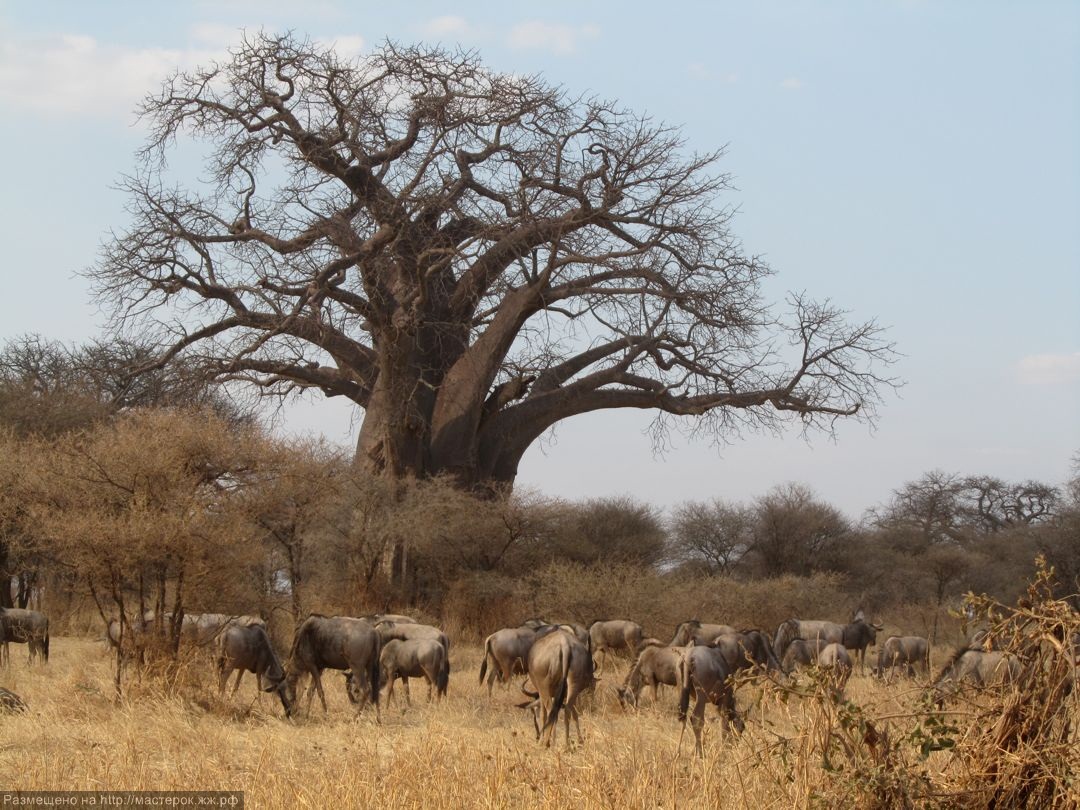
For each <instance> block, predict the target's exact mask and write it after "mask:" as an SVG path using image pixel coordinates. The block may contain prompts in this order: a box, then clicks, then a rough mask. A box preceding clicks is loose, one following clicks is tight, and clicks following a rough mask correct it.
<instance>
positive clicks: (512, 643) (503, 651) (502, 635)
mask: <svg viewBox="0 0 1080 810" xmlns="http://www.w3.org/2000/svg"><path fill="white" fill-rule="evenodd" d="M556 629H557V628H556V627H555V626H553V625H549V624H545V625H541V626H539V627H537V628H533V627H527V626H525V625H522V626H521V627H504V628H503V629H501V630H496V631H495V632H494V633H492V634H491V635H490V636H488V637H487V638H486V639H484V660H483V661H482V662H481V664H480V684H481V685H483V683H484V676H485V675H487V685H488V696H489V697H490V696H491V688H492V686H493V685H494V683H495V681H496V680H499V681H502V682H503V683H509V681H510V678H511V677H512V676H514V675H515V674H517V673H519V672H525V671H526V669H527V666H528V656H529V650H530V649H532V645H533V642H535V641H536V639H537V638H539V637H540V636H541V635H544V634H545V633H550V632H552V631H554V630H556ZM489 663H490V666H491V673H490V674H488V665H489Z"/></svg>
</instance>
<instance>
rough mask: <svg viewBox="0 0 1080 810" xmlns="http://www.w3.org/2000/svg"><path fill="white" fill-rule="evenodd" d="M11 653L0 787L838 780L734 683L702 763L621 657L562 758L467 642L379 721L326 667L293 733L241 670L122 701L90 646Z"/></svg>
mask: <svg viewBox="0 0 1080 810" xmlns="http://www.w3.org/2000/svg"><path fill="white" fill-rule="evenodd" d="M16 649H17V650H18V651H19V652H21V648H16ZM19 652H17V653H16V655H15V656H13V658H14V659H15V661H14V663H13V666H12V668H11V669H9V670H7V671H4V672H3V673H2V674H0V684H2V685H4V686H6V687H7V688H10V689H12V690H13V691H15V692H17V693H18V694H20V695H22V696H23V697H24V698H25V699H26V701H27V703H28V704H29V706H30V710H29V712H28V713H27V714H23V715H10V716H3V717H2V719H0V783H2V787H4V788H20V789H27V790H35V789H87V790H90V789H117V790H119V789H186V790H192V789H207V790H209V789H215V790H225V789H227V790H243V791H245V793H246V798H247V802H248V806H250V807H297V806H299V807H327V806H335V805H336V806H352V807H361V806H363V807H366V806H383V807H424V808H442V807H447V808H451V807H453V808H459V807H492V808H495V807H500V808H501V807H506V806H509V805H511V804H512V805H514V806H518V807H567V806H574V807H612V806H620V807H624V808H629V807H715V806H724V807H754V808H757V807H769V806H777V807H811V806H814V805H815V803H816V802H817V800H818V799H816V798H815V797H822V796H825V795H830V794H831V793H832V792H833V791H832V789H831V788H830V787H829V783H830V782H831V781H833V780H835V778H836V774H835V772H830V771H828V770H826V769H825V767H824V766H823V761H822V758H821V756H820V750H819V749H820V742H819V738H820V737H821V734H822V733H823V732H822V728H823V723H826V722H827V719H826V718H824V717H822V716H821V715H820V713H821V706H820V705H819V704H818V703H817V702H816V701H815V700H814V699H813V698H808V699H800V698H798V697H793V696H790V695H781V694H778V693H775V692H770V691H766V692H764V693H763V692H761V690H758V689H755V688H752V687H748V688H744V689H743V690H741V692H740V703H741V706H742V708H744V709H746V708H748V706H749V711H750V715H751V718H757V719H758V720H759V722H751V723H750V724H749V726H748V731H747V733H746V734H745V735H743V736H742V737H741V738H739V739H731V738H729V739H721V738H720V733H719V726H718V724H715V723H713V722H710V723H709V727H708V730H707V734H708V736H707V739H706V756H705V758H704V759H703V760H697V759H696V758H695V757H694V756H693V755H692V753H693V745H692V733H691V732H689V731H688V732H687V735H686V738H685V739H683V740H682V741H681V745H680V726H679V724H678V723H677V721H676V719H675V696H674V695H673V694H672V692H671V691H670V690H669V691H668V693H667V694H661V698H660V703H659V706H656V707H652V706H649V701H648V700H647V699H646V700H644V701H643V703H644V704H645V708H644V709H643V710H641V711H639V712H638V713H626V712H624V711H623V710H622V709H621V708H620V707H619V706H618V703H617V701H616V699H615V697H614V691H613V684H614V683H615V682H621V680H622V676H623V674H624V673H625V670H626V664H625V662H624V663H623V664H622V668H621V670H617V671H616V674H615V675H613V676H612V677H611V678H605V679H604V680H603V681H601V683H600V684H599V685H598V687H597V691H596V694H595V695H594V696H593V697H591V698H590V699H589V700H588V701H587V702H586V708H585V710H584V713H583V718H582V724H583V729H584V732H585V735H586V741H585V744H584V745H583V746H581V747H576V748H575V749H574V750H571V751H568V750H567V749H566V748H565V747H564V744H563V738H562V732H561V729H560V736H559V744H558V747H556V748H553V749H551V750H544V749H541V748H540V747H538V745H537V743H536V741H535V739H534V734H533V730H532V725H531V721H530V720H529V719H528V717H527V716H526V715H525V714H524V713H523V712H522V711H520V710H519V709H517V708H515V707H514V702H515V701H516V700H518V699H519V698H520V693H519V692H518V690H517V685H516V684H515V685H514V686H513V687H512V688H511V689H509V690H505V691H504V690H501V689H499V688H496V691H495V694H494V697H493V698H492V699H491V700H490V701H489V700H488V697H487V694H486V691H485V690H482V689H481V688H480V687H479V685H478V684H477V677H476V676H477V671H478V668H479V664H480V650H479V648H475V647H473V648H467V649H460V650H457V651H455V653H454V654H453V656H452V664H453V668H454V673H453V675H452V678H451V686H450V696H449V698H448V699H447V700H446V701H445V702H443V703H442V704H433V705H427V704H426V703H425V702H424V701H423V697H424V693H425V690H424V689H421V688H414V690H413V692H414V697H415V698H418V699H417V700H416V701H415V703H414V705H413V707H412V708H410V709H408V710H404V711H403V706H402V705H401V704H395V705H394V706H391V707H384V710H383V720H382V724H381V725H376V723H375V722H374V717H373V716H372V715H371V714H370V713H368V714H365V715H363V716H361V717H360V718H359V719H358V718H357V717H356V715H355V712H354V710H353V708H352V707H351V705H350V704H348V702H347V700H346V697H345V690H344V688H343V686H342V685H341V680H340V677H339V676H337V675H336V674H334V673H327V676H326V685H327V687H328V688H327V692H328V699H329V701H330V712H329V714H328V715H327V716H324V715H323V714H322V710H321V708H319V706H318V700H317V699H316V701H315V709H314V711H313V713H312V714H311V716H308V717H301V718H300V719H298V720H296V721H292V722H290V721H286V720H284V719H283V717H282V713H281V710H280V706H278V705H276V703H275V702H273V701H272V700H271V698H270V697H269V696H257V695H256V692H255V685H254V679H253V677H252V676H250V675H247V676H245V678H246V679H247V680H246V682H245V683H244V684H242V686H241V689H240V692H239V694H238V695H237V699H236V700H229V699H228V694H227V693H226V699H225V700H223V701H221V700H218V699H217V697H216V689H215V688H214V685H213V683H212V678H211V677H210V676H209V672H208V671H207V672H205V673H204V674H200V673H199V672H198V671H197V670H189V672H188V674H187V677H186V679H185V685H184V686H183V688H181V689H179V690H178V692H177V693H174V694H168V693H166V692H164V691H162V690H161V689H160V688H159V687H158V686H157V682H156V681H155V682H151V681H150V679H149V678H147V679H146V680H144V681H143V682H142V683H141V684H140V683H139V682H138V681H132V682H131V685H130V686H129V690H128V695H127V697H125V699H124V700H122V701H119V702H117V701H116V700H115V699H114V697H113V693H112V691H111V666H110V657H109V655H107V653H106V651H105V650H104V648H103V646H102V645H101V644H100V643H99V642H90V641H85V640H77V639H69V638H61V639H54V641H53V654H52V661H51V662H50V663H49V664H48V665H47V666H45V667H38V666H30V665H28V663H27V662H26V661H25V659H24V658H23V656H22V655H20V654H19ZM414 683H415V682H414ZM230 688H231V684H230ZM398 691H400V690H398ZM917 691H918V690H917V689H913V687H912V684H911V683H910V682H908V683H906V684H903V685H899V686H896V685H894V686H893V687H890V688H886V687H884V686H882V685H881V684H878V683H876V682H873V681H871V679H869V678H867V677H859V676H856V677H854V678H853V679H852V681H851V683H850V685H849V690H848V692H849V696H850V697H851V698H852V699H853V700H855V701H857V702H871V703H874V704H875V705H878V706H883V707H888V708H889V709H890V710H891V711H893V712H894V713H898V712H904V711H907V710H909V708H910V707H911V706H912V705H913V703H912V701H913V699H914V698H915V696H916V693H917ZM750 703H753V705H749V704H750ZM761 719H764V720H765V722H760V720H761ZM815 735H817V737H815Z"/></svg>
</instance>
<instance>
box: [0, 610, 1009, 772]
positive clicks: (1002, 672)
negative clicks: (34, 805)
mask: <svg viewBox="0 0 1080 810" xmlns="http://www.w3.org/2000/svg"><path fill="white" fill-rule="evenodd" d="M164 627H172V628H173V629H175V630H177V631H178V632H179V638H180V641H181V643H187V644H189V645H193V646H204V647H206V648H207V649H210V650H212V651H213V657H214V662H215V668H216V672H217V676H218V694H219V695H220V696H223V695H224V692H225V687H226V685H227V682H228V679H229V676H230V675H231V674H232V673H233V672H236V673H237V676H236V681H235V683H234V685H233V689H232V693H231V694H232V695H235V694H236V692H237V690H238V688H239V686H240V681H241V679H242V677H243V675H244V673H245V672H252V673H254V674H255V676H256V682H257V687H258V689H260V690H262V691H264V692H269V693H273V694H276V695H277V696H278V698H279V699H280V701H281V704H282V707H283V709H284V713H285V715H286V717H292V716H293V715H294V714H295V712H296V707H297V704H298V689H299V688H300V686H301V682H302V681H303V680H304V679H305V678H306V679H308V681H309V683H308V684H307V702H306V703H307V705H306V711H307V712H308V713H310V711H311V703H312V700H313V697H314V694H315V693H318V695H319V700H320V702H321V703H322V707H323V711H324V712H327V711H328V709H327V703H326V694H325V691H324V689H323V683H322V674H323V671H324V670H326V669H335V670H340V671H342V672H343V673H344V675H345V686H346V694H347V695H348V698H349V700H350V702H352V703H353V704H354V705H355V706H356V710H357V711H358V712H360V711H363V709H364V708H365V706H366V705H367V704H369V703H370V704H371V705H372V706H373V708H374V711H375V715H376V719H377V720H378V719H379V718H380V714H379V697H380V692H381V691H382V690H383V688H384V687H385V690H386V695H387V698H388V699H389V698H390V697H392V695H393V687H394V684H395V682H397V681H401V682H402V684H403V687H404V691H405V699H406V701H410V696H409V679H410V678H422V679H424V680H425V681H426V682H427V684H428V700H429V702H430V701H432V700H437V699H440V698H441V697H442V696H444V695H446V693H447V688H448V684H449V676H450V640H449V638H448V637H447V635H446V634H445V633H444V632H443V631H442V630H440V629H439V628H437V627H433V626H430V625H425V624H421V623H419V622H417V621H416V620H414V619H413V618H411V617H409V616H404V615H397V614H370V615H367V616H362V617H348V616H323V615H320V614H312V615H310V616H308V617H307V618H306V619H305V620H304V621H303V622H302V623H301V624H300V626H299V627H298V628H297V629H296V632H295V634H294V636H293V641H292V645H291V647H290V649H289V653H288V655H287V656H286V658H285V660H284V661H282V659H280V658H279V657H278V655H277V654H276V652H275V651H274V647H273V644H272V642H271V639H270V635H269V633H268V632H267V627H266V623H265V622H264V621H263V620H262V619H261V618H259V617H257V616H250V615H230V614H223V613H200V614H185V615H182V616H180V617H179V619H177V618H176V617H174V616H172V615H170V614H164V615H162V616H160V617H159V616H155V615H154V614H153V613H152V612H148V613H146V614H144V615H143V616H142V619H141V621H139V622H138V623H136V624H135V625H134V626H133V625H132V624H131V623H130V622H126V621H125V622H121V621H119V620H116V619H114V620H112V621H110V622H109V623H108V625H107V627H106V633H105V638H106V641H107V642H108V643H109V644H110V645H111V646H112V647H113V648H114V649H115V650H116V652H117V653H118V655H119V656H120V657H124V656H126V655H129V654H130V651H131V650H135V649H139V648H141V645H140V644H139V643H137V642H139V641H140V636H145V637H149V636H151V635H152V634H154V633H159V634H160V633H161V632H162V629H163V628H164ZM881 630H882V626H881V625H880V624H874V623H871V622H868V621H866V619H865V617H864V616H863V614H862V611H859V612H858V613H857V614H856V615H855V616H854V617H853V619H852V621H850V622H848V623H846V624H838V623H833V622H826V621H808V620H800V619H789V620H787V621H785V622H782V623H781V624H780V626H779V627H778V628H777V629H776V631H775V633H773V634H772V638H771V639H770V637H769V636H767V635H766V634H765V633H764V632H762V631H760V630H736V629H735V628H734V627H732V626H730V625H725V624H706V623H703V622H701V621H698V620H696V619H691V620H688V621H684V622H682V623H681V624H679V625H678V626H677V627H676V628H675V633H674V635H673V637H672V638H671V640H670V641H669V642H667V643H664V642H662V641H661V640H659V639H656V638H649V637H646V635H645V632H644V629H643V628H642V626H641V625H640V624H638V623H637V622H634V621H630V620H626V619H617V620H601V621H596V622H593V623H592V624H591V625H589V626H588V627H585V626H584V625H580V624H574V623H560V622H548V621H546V620H544V619H539V618H537V619H530V620H528V621H525V622H523V623H522V624H521V625H520V626H518V627H507V628H503V629H500V630H497V631H496V632H494V633H492V634H491V635H489V636H488V637H487V638H486V639H485V640H484V646H483V660H482V662H481V664H480V673H479V682H480V684H481V686H482V685H483V684H484V683H485V680H486V683H487V688H488V695H489V697H490V696H491V694H492V688H493V686H494V684H495V682H496V681H498V682H500V683H502V684H504V685H506V686H509V685H510V683H511V682H512V680H513V679H514V678H515V676H522V677H523V682H522V684H521V691H522V693H523V694H524V695H525V696H526V697H527V698H528V700H526V701H525V702H523V703H520V704H518V705H519V707H521V708H525V709H529V710H531V712H532V719H533V726H534V730H535V732H536V736H537V739H539V740H542V741H543V742H544V743H545V744H546V745H550V744H551V742H552V740H553V738H554V736H555V728H556V724H557V720H558V717H559V715H560V714H562V715H563V720H564V724H565V733H566V742H567V744H568V745H569V744H570V721H571V720H574V722H575V725H576V729H577V737H578V740H579V741H581V740H582V736H581V727H580V723H579V721H578V718H579V713H580V700H581V696H582V695H583V694H584V693H586V692H588V691H589V690H592V689H593V688H594V686H595V684H596V683H597V682H598V681H599V677H598V676H599V673H601V672H602V671H603V667H604V665H605V662H606V659H607V657H608V656H609V655H610V654H613V653H614V654H621V655H630V656H632V657H633V664H632V665H631V667H630V670H629V672H628V674H627V675H626V677H625V679H624V681H623V683H622V684H621V685H619V686H617V687H616V689H615V692H616V695H617V697H618V700H619V703H620V704H621V705H622V706H623V707H624V708H627V709H632V708H636V707H637V706H638V703H639V699H640V695H641V692H642V690H643V689H644V688H645V687H649V688H650V689H651V693H652V698H653V701H654V702H655V701H656V700H657V696H658V688H659V687H660V686H671V687H674V689H675V691H676V693H677V695H678V717H679V719H680V721H681V722H683V723H685V722H686V720H687V719H689V720H690V722H691V726H692V727H693V729H694V734H695V739H696V748H697V751H698V753H699V754H700V753H701V750H702V749H701V735H702V728H703V726H704V716H705V707H706V705H707V704H709V703H711V704H713V705H715V706H716V707H717V709H718V710H719V711H720V716H721V721H722V726H723V727H724V728H725V729H727V728H734V729H735V730H741V729H742V728H743V719H742V717H741V716H740V714H739V712H738V711H736V704H735V689H736V687H737V684H738V683H740V682H742V680H741V679H736V678H735V677H734V676H737V675H740V674H742V673H746V674H749V675H760V676H762V677H765V678H772V679H774V680H777V681H781V680H783V679H786V678H788V677H790V676H791V675H792V674H793V673H795V672H796V671H797V670H799V669H800V668H803V667H817V668H818V669H819V670H821V671H822V672H824V673H825V678H826V680H827V682H828V683H829V684H830V686H831V688H832V689H834V690H835V692H836V694H842V692H843V689H844V687H845V684H846V681H847V679H848V677H849V675H850V674H851V672H852V669H853V665H854V661H853V658H854V659H855V660H857V661H858V663H859V666H860V667H861V668H863V667H864V666H865V663H864V661H865V655H866V650H867V648H868V647H870V646H871V645H874V644H875V643H876V641H877V635H878V633H879V632H880V631H881ZM9 642H16V643H24V644H27V645H28V647H29V654H30V660H31V662H34V661H35V660H38V661H41V662H46V661H48V658H49V622H48V618H47V617H46V616H44V615H43V614H42V613H40V612H37V611H32V610H18V609H12V608H8V609H4V608H0V654H3V656H4V660H5V661H6V660H7V648H8V643H9ZM1019 667H1020V665H1019V662H1018V660H1017V659H1016V658H1015V657H1014V656H1011V655H1009V654H1007V653H1005V652H1001V651H995V650H990V649H987V648H986V645H984V643H983V642H982V641H981V640H979V639H973V640H972V642H970V643H968V644H966V645H964V646H962V647H961V648H959V649H958V650H956V652H955V653H954V654H953V655H952V656H951V657H950V659H949V661H948V662H947V664H946V665H945V666H944V668H943V669H942V670H941V672H940V674H939V675H938V677H937V678H936V679H935V680H934V682H933V684H932V688H933V689H934V690H935V692H936V695H937V700H938V701H939V702H940V701H941V700H944V698H945V697H946V696H947V695H948V694H950V693H951V692H953V691H955V690H956V688H958V686H959V684H961V683H962V682H965V681H967V682H971V683H974V684H977V685H986V684H990V683H993V682H1001V681H1008V680H1010V679H1015V678H1016V677H1017V675H1018V672H1019ZM873 670H874V674H875V675H877V676H879V677H881V678H883V679H885V680H886V681H890V680H892V679H893V678H894V677H895V676H896V675H897V673H898V672H899V673H901V674H904V675H915V674H916V673H917V672H918V673H921V674H922V675H923V676H925V677H929V672H930V645H929V643H928V641H927V639H925V638H921V637H918V636H889V637H888V638H887V639H885V640H884V641H883V642H882V643H881V644H880V645H878V658H877V664H876V666H875V667H874V668H873ZM691 701H693V709H692V710H691V706H690V704H691ZM23 709H25V704H24V703H23V701H22V700H21V699H20V698H19V697H18V696H17V695H14V694H13V693H11V692H8V691H6V690H0V710H12V711H19V710H23Z"/></svg>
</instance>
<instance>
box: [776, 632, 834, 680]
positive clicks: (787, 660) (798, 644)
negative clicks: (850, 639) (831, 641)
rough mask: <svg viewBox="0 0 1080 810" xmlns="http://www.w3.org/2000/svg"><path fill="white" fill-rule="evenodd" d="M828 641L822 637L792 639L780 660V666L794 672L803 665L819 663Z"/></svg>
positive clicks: (785, 670) (786, 670)
mask: <svg viewBox="0 0 1080 810" xmlns="http://www.w3.org/2000/svg"><path fill="white" fill-rule="evenodd" d="M827 643H828V642H826V641H824V640H823V639H820V638H815V639H805V638H797V639H795V640H794V641H792V642H791V643H790V644H789V645H788V648H787V651H786V652H785V653H784V657H783V659H782V660H781V661H780V667H781V669H783V670H784V672H794V671H795V670H797V669H800V668H801V667H809V666H812V665H814V664H816V663H817V658H818V653H820V652H821V651H822V650H823V649H825V646H826V644H827Z"/></svg>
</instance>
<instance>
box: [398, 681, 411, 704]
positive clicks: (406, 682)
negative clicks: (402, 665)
mask: <svg viewBox="0 0 1080 810" xmlns="http://www.w3.org/2000/svg"><path fill="white" fill-rule="evenodd" d="M401 683H402V684H403V685H404V686H405V705H406V706H412V696H411V695H410V694H409V676H408V675H402V676H401Z"/></svg>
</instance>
